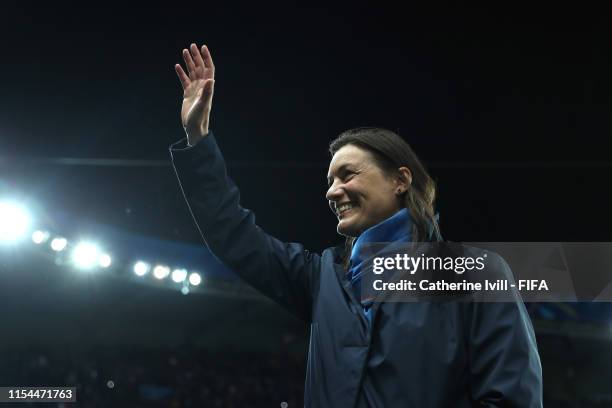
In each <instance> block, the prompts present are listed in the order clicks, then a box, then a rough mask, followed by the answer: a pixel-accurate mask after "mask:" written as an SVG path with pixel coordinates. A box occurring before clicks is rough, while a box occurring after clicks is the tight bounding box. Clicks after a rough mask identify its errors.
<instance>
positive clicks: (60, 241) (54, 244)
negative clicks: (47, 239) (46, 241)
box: [51, 237, 68, 252]
mask: <svg viewBox="0 0 612 408" xmlns="http://www.w3.org/2000/svg"><path fill="white" fill-rule="evenodd" d="M66 245H68V241H66V238H61V237H58V238H53V240H51V249H52V250H54V251H56V252H59V251H63V250H64V249H65V248H66Z"/></svg>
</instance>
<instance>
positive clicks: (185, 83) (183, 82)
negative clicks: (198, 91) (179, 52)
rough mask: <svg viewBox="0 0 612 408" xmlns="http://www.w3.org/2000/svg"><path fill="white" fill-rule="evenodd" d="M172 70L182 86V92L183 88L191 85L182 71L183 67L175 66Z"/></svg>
mask: <svg viewBox="0 0 612 408" xmlns="http://www.w3.org/2000/svg"><path fill="white" fill-rule="evenodd" d="M174 70H175V71H176V74H177V75H178V77H179V80H180V81H181V85H182V86H183V90H184V89H185V88H187V86H189V84H190V83H191V80H190V79H189V77H188V76H187V74H186V73H185V71H184V70H183V67H181V66H180V65H179V64H176V65H175V66H174Z"/></svg>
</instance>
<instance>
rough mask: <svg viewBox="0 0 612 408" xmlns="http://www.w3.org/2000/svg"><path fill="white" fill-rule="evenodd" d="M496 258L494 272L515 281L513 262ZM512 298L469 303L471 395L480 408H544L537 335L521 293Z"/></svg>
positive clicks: (515, 293)
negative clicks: (495, 269) (511, 263)
mask: <svg viewBox="0 0 612 408" xmlns="http://www.w3.org/2000/svg"><path fill="white" fill-rule="evenodd" d="M496 258H497V263H498V264H497V265H496V266H495V268H498V270H499V271H501V273H502V274H503V275H504V276H505V277H506V278H507V279H510V280H512V281H513V278H512V272H511V270H510V267H509V266H508V264H507V263H506V262H505V261H504V260H503V258H501V257H496ZM511 296H512V297H513V299H514V301H507V302H473V303H471V304H470V308H471V311H470V313H469V314H468V315H469V316H470V322H469V325H468V334H469V338H468V340H467V341H468V359H469V369H470V393H471V395H472V399H473V400H474V402H475V406H477V407H508V408H510V407H517V408H518V407H521V408H536V407H542V398H543V397H542V366H541V363H540V356H539V354H538V348H537V344H536V338H535V333H534V331H533V326H532V324H531V320H530V318H529V315H528V313H527V310H526V308H525V305H524V303H523V301H522V299H521V298H520V295H519V294H518V292H517V291H516V290H513V291H512V294H511Z"/></svg>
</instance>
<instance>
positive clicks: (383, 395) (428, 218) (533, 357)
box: [170, 44, 542, 408]
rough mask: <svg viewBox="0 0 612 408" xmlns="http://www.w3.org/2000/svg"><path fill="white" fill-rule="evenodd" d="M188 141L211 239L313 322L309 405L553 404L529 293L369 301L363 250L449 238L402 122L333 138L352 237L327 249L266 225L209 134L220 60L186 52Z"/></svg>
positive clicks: (341, 226)
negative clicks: (511, 298) (520, 298)
mask: <svg viewBox="0 0 612 408" xmlns="http://www.w3.org/2000/svg"><path fill="white" fill-rule="evenodd" d="M183 57H184V60H185V64H186V67H187V70H186V71H185V70H184V69H183V68H182V67H181V66H180V65H178V64H177V65H176V66H175V68H176V71H177V74H178V77H179V80H180V82H181V84H182V87H183V92H184V99H183V106H182V110H181V119H182V124H183V127H184V129H185V132H186V134H187V137H186V139H182V140H181V141H179V142H177V143H175V144H173V145H172V146H171V148H170V154H171V157H172V162H173V166H174V168H175V171H176V174H177V177H178V178H179V182H180V184H181V188H182V191H183V194H184V196H185V199H186V201H187V203H188V206H189V208H190V211H191V214H192V216H193V217H194V220H195V221H196V224H197V226H198V228H199V230H200V232H201V234H202V236H203V238H204V239H205V241H206V243H207V245H208V247H209V248H210V250H211V251H212V252H213V253H214V254H215V255H216V256H217V257H218V258H219V259H221V260H222V261H223V262H224V263H225V264H226V265H228V266H229V267H231V268H232V269H233V270H234V271H235V272H236V273H237V274H238V275H240V276H241V277H242V278H243V279H244V280H246V281H247V282H248V283H250V284H251V285H252V286H253V287H255V288H256V289H258V290H259V291H261V292H262V293H263V294H265V295H266V296H268V297H270V298H272V299H273V300H274V301H276V302H277V303H279V304H280V305H282V306H283V307H285V308H287V309H288V310H290V311H291V312H292V313H294V314H295V315H297V316H298V317H299V318H301V319H303V320H304V321H306V322H308V323H310V346H309V354H308V367H307V373H306V384H305V396H304V403H305V406H307V407H419V408H423V407H470V406H487V407H502V406H503V407H540V406H542V389H541V366H540V360H539V356H538V352H537V347H536V343H535V336H534V333H533V328H532V326H531V322H530V320H529V317H528V315H527V313H526V311H525V308H524V306H523V304H522V302H508V303H478V302H471V303H470V302H417V303H414V302H413V303H401V302H395V303H392V302H382V303H374V304H371V302H370V303H368V301H367V300H365V301H362V299H361V296H360V291H359V284H360V277H361V271H360V265H361V263H360V251H359V248H360V247H362V246H363V245H367V244H368V243H372V242H398V241H399V242H402V241H406V242H409V241H426V240H432V239H434V238H435V239H439V236H440V234H439V230H438V225H437V221H436V218H435V216H434V210H433V200H434V196H435V188H434V184H433V182H432V180H431V179H430V178H429V176H428V175H427V173H426V171H425V169H424V168H423V166H422V165H421V164H420V162H419V161H418V159H417V158H416V156H415V155H414V153H412V151H411V150H410V148H409V147H408V145H407V144H406V143H405V142H404V141H403V140H402V139H401V138H400V137H399V136H397V135H395V134H394V133H393V132H390V131H387V130H383V129H374V128H359V129H353V130H351V131H348V132H345V133H344V134H342V135H341V136H340V137H339V138H338V139H336V140H335V141H334V142H332V144H331V147H330V151H331V153H332V160H331V163H330V166H329V171H328V175H327V176H328V182H329V190H328V191H327V194H326V198H327V200H328V201H329V204H330V207H331V209H332V211H333V212H334V213H335V214H336V215H337V217H338V227H337V229H338V233H339V234H342V235H344V236H346V237H347V248H344V249H343V248H329V249H327V250H325V251H323V253H322V254H321V255H319V254H315V253H311V252H309V251H307V250H305V249H304V248H303V246H302V245H300V244H297V243H284V242H281V241H279V240H277V239H276V238H274V237H272V236H270V235H268V234H266V233H265V232H264V231H263V230H262V229H261V228H260V227H259V226H257V225H256V224H255V217H254V215H253V213H252V212H251V211H249V210H247V209H245V208H242V207H241V206H240V195H239V191H238V188H237V187H236V185H235V184H234V183H233V182H232V180H231V179H230V178H229V177H228V176H227V173H226V168H225V163H224V161H223V156H222V155H221V152H220V151H219V148H218V146H217V144H216V142H215V137H214V136H213V135H212V132H209V116H210V111H211V106H212V99H213V90H214V75H215V67H214V64H213V61H212V58H211V55H210V51H209V50H208V49H207V47H206V46H203V47H202V48H201V49H198V47H197V46H196V45H195V44H192V45H191V46H190V49H189V50H187V49H185V50H183Z"/></svg>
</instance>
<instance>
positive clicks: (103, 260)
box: [98, 254, 112, 268]
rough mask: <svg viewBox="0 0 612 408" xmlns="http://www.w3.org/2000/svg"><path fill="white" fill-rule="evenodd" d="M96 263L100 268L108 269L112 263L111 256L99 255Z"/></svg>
mask: <svg viewBox="0 0 612 408" xmlns="http://www.w3.org/2000/svg"><path fill="white" fill-rule="evenodd" d="M98 263H99V264H100V266H101V267H103V268H108V267H109V266H111V263H112V259H111V256H110V255H109V254H101V255H100V257H99V258H98Z"/></svg>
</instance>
